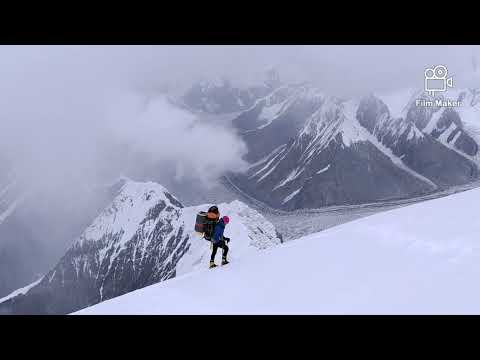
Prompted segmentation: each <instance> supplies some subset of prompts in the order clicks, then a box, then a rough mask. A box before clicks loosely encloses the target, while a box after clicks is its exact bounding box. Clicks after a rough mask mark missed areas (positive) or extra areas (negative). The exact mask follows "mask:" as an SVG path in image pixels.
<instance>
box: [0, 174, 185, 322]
mask: <svg viewBox="0 0 480 360" xmlns="http://www.w3.org/2000/svg"><path fill="white" fill-rule="evenodd" d="M181 208H182V205H181V204H180V203H179V202H178V201H177V200H176V199H175V198H174V197H173V196H171V195H170V194H168V192H166V190H164V189H163V188H162V187H160V186H153V189H149V188H148V186H147V187H146V186H143V185H142V184H136V183H127V184H126V185H124V187H123V188H122V191H121V193H120V194H119V195H118V196H117V197H116V199H115V201H114V202H113V203H112V205H111V206H110V207H108V208H107V209H105V210H104V212H103V213H102V214H101V215H100V216H99V217H98V218H97V219H96V221H95V222H94V223H93V224H92V225H91V226H89V227H88V228H87V230H85V232H84V233H83V234H82V235H81V236H80V238H79V240H78V241H76V242H75V244H74V245H73V246H72V247H71V248H70V249H69V250H68V251H67V253H66V254H65V255H64V256H63V258H62V259H61V260H60V262H59V263H58V264H57V266H55V268H53V269H52V270H51V271H50V272H49V273H47V274H46V275H45V277H44V278H43V280H42V281H41V282H40V283H39V284H38V285H37V286H35V287H34V288H32V289H31V290H30V291H29V292H28V295H26V296H20V297H18V298H14V299H12V300H10V304H9V305H10V308H11V309H12V308H13V312H14V313H46V314H56V313H68V312H70V311H73V310H74V309H79V308H82V307H86V306H89V305H91V304H94V303H97V302H99V301H102V300H106V299H109V298H112V297H114V296H118V295H120V294H124V293H126V292H129V291H132V290H135V289H138V288H141V287H144V286H147V285H150V284H153V283H156V282H158V281H161V280H165V279H168V278H171V277H173V276H175V265H176V262H177V261H178V259H179V258H181V256H182V255H183V254H184V253H185V252H186V251H187V250H188V244H187V243H188V238H189V237H188V234H185V232H184V226H183V224H182V223H180V222H179V217H180V211H181ZM8 303H9V302H7V304H5V305H6V306H3V307H4V308H5V307H8Z"/></svg>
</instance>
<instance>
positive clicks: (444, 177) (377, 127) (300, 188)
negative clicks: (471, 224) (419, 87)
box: [230, 84, 480, 210]
mask: <svg viewBox="0 0 480 360" xmlns="http://www.w3.org/2000/svg"><path fill="white" fill-rule="evenodd" d="M475 94H476V92H475V91H473V90H465V91H463V92H460V93H459V95H458V96H459V97H460V98H461V99H463V101H464V106H463V107H461V108H459V109H458V110H457V109H456V108H446V107H439V108H438V109H436V108H433V107H422V106H417V103H416V100H417V99H422V95H421V93H420V92H416V91H411V90H407V91H399V92H397V93H394V94H388V95H382V96H379V95H369V96H365V97H362V98H359V99H340V98H336V97H333V96H329V95H325V94H323V93H322V92H320V91H319V90H318V89H317V88H316V87H315V86H313V85H311V84H302V85H285V86H282V87H280V88H278V89H277V90H275V91H274V92H272V93H271V94H269V95H268V96H266V97H265V98H262V99H259V100H257V102H256V103H255V105H254V106H252V108H250V109H248V110H246V111H244V112H243V113H242V114H240V115H239V116H238V118H237V119H235V120H233V124H234V125H235V126H236V128H237V129H238V131H239V133H240V134H241V136H242V137H243V140H244V141H245V142H246V143H247V145H248V149H249V153H248V154H247V156H246V160H247V161H249V162H250V163H251V167H250V169H249V170H248V171H247V172H246V173H242V174H233V175H231V176H230V178H231V179H232V181H233V182H234V183H235V184H236V186H238V187H239V188H240V189H242V190H243V191H245V192H246V193H247V194H249V195H251V196H253V197H254V198H256V199H258V200H260V201H263V202H265V203H267V204H268V205H270V206H273V207H277V208H282V209H286V210H293V209H300V208H318V207H323V206H326V205H343V204H359V203H364V202H374V201H382V200H391V199H400V198H408V197H414V196H418V195H422V194H428V193H430V192H433V191H438V190H442V189H445V188H448V187H449V186H454V185H462V184H466V183H468V182H471V181H473V180H475V179H477V178H478V175H479V173H478V163H479V162H478V141H479V140H480V138H479V137H478V132H477V130H476V129H477V128H478V127H479V126H478V124H477V123H476V122H475V119H479V120H480V116H479V117H476V111H477V110H476V107H477V106H479V105H478V103H477V100H476V97H475V96H476V95H475ZM474 95H475V96H474ZM465 114H467V115H465ZM462 116H463V120H462ZM467 124H469V125H467Z"/></svg>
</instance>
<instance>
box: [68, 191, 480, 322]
mask: <svg viewBox="0 0 480 360" xmlns="http://www.w3.org/2000/svg"><path fill="white" fill-rule="evenodd" d="M479 210H480V189H474V190H470V191H465V192H462V193H458V194H454V195H451V196H448V197H443V198H439V199H434V200H430V201H425V202H422V203H417V204H414V205H410V206H406V207H402V208H398V209H394V210H390V211H386V212H383V213H379V214H375V215H372V216H370V217H366V218H361V219H358V220H355V221H352V222H349V223H346V224H342V225H340V226H337V227H334V228H330V229H328V230H325V231H323V232H320V233H316V234H312V235H309V236H305V237H303V238H300V239H297V240H293V241H290V242H287V243H284V244H281V245H278V246H275V247H270V248H268V249H265V250H264V251H261V252H258V251H257V252H251V253H248V256H247V254H245V255H246V256H242V257H238V258H235V261H232V262H231V263H230V264H229V265H227V266H225V267H223V268H220V267H219V268H216V269H212V270H209V269H206V267H207V263H205V268H204V269H200V270H197V271H194V272H191V273H188V274H185V275H182V276H179V277H177V278H174V279H171V280H168V281H165V282H162V283H159V284H156V285H152V286H149V287H146V288H143V289H140V290H137V291H134V292H131V293H128V294H125V295H123V296H120V297H117V298H114V299H111V300H108V301H105V302H103V303H100V304H97V305H95V306H92V307H90V308H86V309H83V310H82V311H79V312H77V313H76V314H86V315H89V314H480V285H479V283H480V281H479V279H480V237H479V234H480V215H479ZM227 229H228V227H227ZM226 236H228V231H227V232H226ZM237 241H246V239H242V240H238V239H237ZM205 246H207V245H205ZM235 247H236V245H235V243H234V242H233V240H232V242H231V251H232V253H234V252H235Z"/></svg>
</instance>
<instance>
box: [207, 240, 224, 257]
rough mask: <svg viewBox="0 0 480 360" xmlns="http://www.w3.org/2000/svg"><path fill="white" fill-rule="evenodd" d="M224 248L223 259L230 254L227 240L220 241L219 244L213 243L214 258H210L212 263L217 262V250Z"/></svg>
mask: <svg viewBox="0 0 480 360" xmlns="http://www.w3.org/2000/svg"><path fill="white" fill-rule="evenodd" d="M218 248H222V258H224V259H226V258H227V253H228V246H227V243H226V242H225V240H220V241H219V242H217V243H215V242H212V256H211V257H210V261H214V260H215V255H217V249H218Z"/></svg>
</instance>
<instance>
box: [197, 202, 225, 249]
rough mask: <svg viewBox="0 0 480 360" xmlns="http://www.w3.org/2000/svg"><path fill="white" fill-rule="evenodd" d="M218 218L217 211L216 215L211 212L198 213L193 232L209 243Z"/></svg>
mask: <svg viewBox="0 0 480 360" xmlns="http://www.w3.org/2000/svg"><path fill="white" fill-rule="evenodd" d="M209 210H210V209H209ZM218 218H219V214H218V211H217V213H215V212H213V211H208V212H205V211H200V212H199V213H198V214H197V218H196V220H195V231H196V232H197V233H200V234H202V235H203V238H204V239H205V240H208V241H211V239H212V236H213V232H214V230H215V225H216V224H217V222H218Z"/></svg>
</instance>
